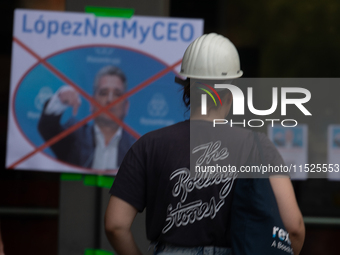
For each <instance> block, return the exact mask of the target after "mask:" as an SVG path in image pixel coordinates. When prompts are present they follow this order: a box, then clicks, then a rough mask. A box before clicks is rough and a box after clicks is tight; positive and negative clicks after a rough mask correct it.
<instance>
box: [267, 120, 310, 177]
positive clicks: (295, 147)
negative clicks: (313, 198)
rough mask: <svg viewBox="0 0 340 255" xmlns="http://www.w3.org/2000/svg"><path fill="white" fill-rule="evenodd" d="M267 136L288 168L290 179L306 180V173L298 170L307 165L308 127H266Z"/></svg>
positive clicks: (301, 125) (303, 125)
mask: <svg viewBox="0 0 340 255" xmlns="http://www.w3.org/2000/svg"><path fill="white" fill-rule="evenodd" d="M268 136H269V139H270V140H271V141H272V142H273V143H274V145H275V146H276V148H277V150H278V151H279V153H280V155H281V156H282V158H283V160H284V162H285V164H286V165H287V166H289V167H290V169H291V171H290V176H291V179H292V180H305V179H307V177H308V173H307V172H305V171H300V169H301V167H303V166H304V165H305V164H307V163H308V126H307V125H305V124H299V125H297V126H295V127H282V126H276V125H274V127H272V126H268ZM300 166H301V167H300Z"/></svg>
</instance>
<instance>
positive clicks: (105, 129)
mask: <svg viewBox="0 0 340 255" xmlns="http://www.w3.org/2000/svg"><path fill="white" fill-rule="evenodd" d="M97 125H98V127H99V129H100V131H101V132H102V134H103V136H104V139H105V145H108V144H109V143H110V141H111V139H112V137H113V136H114V135H115V134H116V133H117V131H118V129H119V126H118V125H117V126H115V127H111V126H106V125H100V124H99V123H97Z"/></svg>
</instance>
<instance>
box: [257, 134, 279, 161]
mask: <svg viewBox="0 0 340 255" xmlns="http://www.w3.org/2000/svg"><path fill="white" fill-rule="evenodd" d="M258 137H259V141H260V144H261V146H262V151H263V157H264V161H265V162H262V163H263V164H267V165H268V164H270V165H271V166H280V165H285V163H284V161H283V159H282V157H281V155H280V153H279V152H278V150H277V148H276V147H275V145H274V144H273V143H272V142H271V141H270V140H269V138H268V136H267V135H265V134H263V133H258Z"/></svg>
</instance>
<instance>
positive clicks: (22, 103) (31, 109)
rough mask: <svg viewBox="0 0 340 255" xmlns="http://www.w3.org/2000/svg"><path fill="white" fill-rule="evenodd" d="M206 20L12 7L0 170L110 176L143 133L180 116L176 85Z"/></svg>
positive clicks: (183, 109)
mask: <svg viewBox="0 0 340 255" xmlns="http://www.w3.org/2000/svg"><path fill="white" fill-rule="evenodd" d="M202 32H203V20H200V19H180V18H160V17H143V16H134V17H132V18H131V19H122V18H98V17H95V16H94V15H92V14H83V13H72V12H50V11H36V10H24V9H17V10H16V11H15V18H14V29H13V47H12V68H11V84H10V100H9V104H10V105H9V121H8V123H9V124H8V142H7V156H6V167H7V168H9V169H23V170H39V171H57V172H75V173H99V174H116V173H117V169H118V168H119V165H120V163H121V161H122V159H123V157H124V155H125V153H126V152H127V151H128V149H129V148H130V147H131V145H132V144H133V143H134V142H135V141H136V140H137V139H138V138H139V137H140V136H142V135H143V134H145V133H147V132H149V131H151V130H154V129H158V128H162V127H165V126H168V125H171V124H174V123H176V122H178V121H182V120H184V119H185V114H184V113H185V107H184V104H183V103H182V102H181V97H182V96H181V86H180V85H178V84H176V83H174V78H175V76H176V74H177V73H178V72H179V68H180V64H181V58H182V56H183V54H184V51H185V49H186V48H187V46H188V45H189V44H190V43H191V42H192V41H193V40H194V39H196V38H197V37H199V36H200V35H202Z"/></svg>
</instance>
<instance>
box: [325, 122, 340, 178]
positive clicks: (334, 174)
mask: <svg viewBox="0 0 340 255" xmlns="http://www.w3.org/2000/svg"><path fill="white" fill-rule="evenodd" d="M328 164H329V168H328V179H329V180H332V181H335V180H336V181H340V171H339V164H340V125H329V126H328ZM330 166H331V167H332V169H331V167H330Z"/></svg>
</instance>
